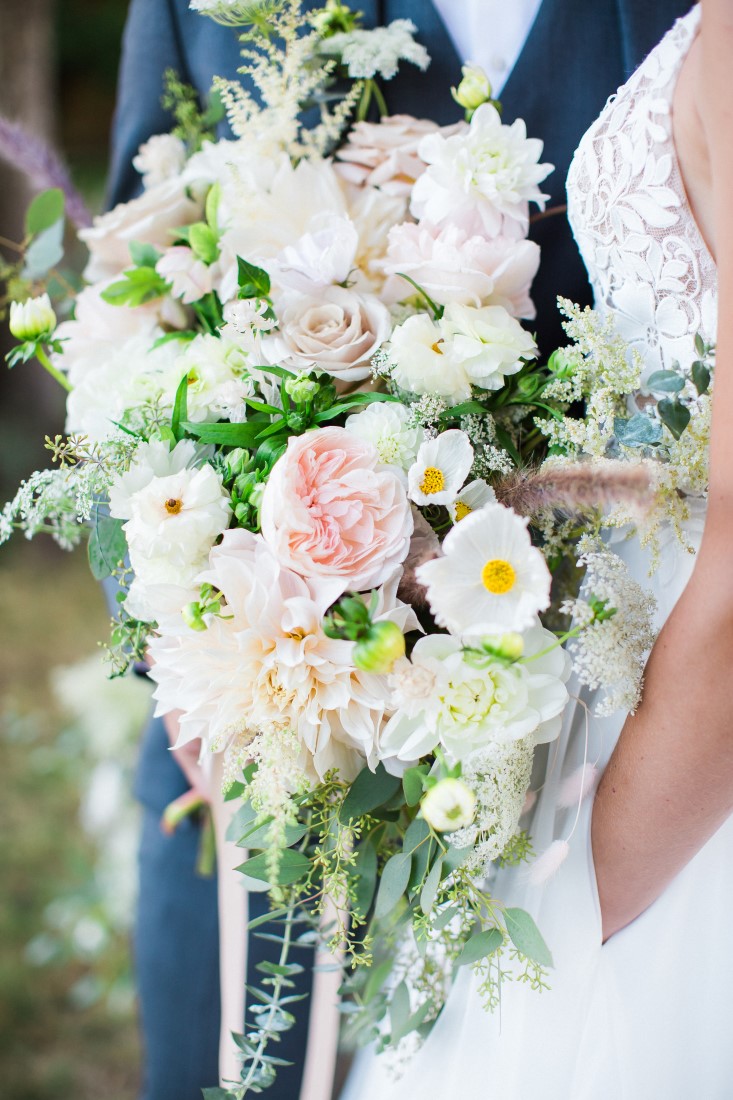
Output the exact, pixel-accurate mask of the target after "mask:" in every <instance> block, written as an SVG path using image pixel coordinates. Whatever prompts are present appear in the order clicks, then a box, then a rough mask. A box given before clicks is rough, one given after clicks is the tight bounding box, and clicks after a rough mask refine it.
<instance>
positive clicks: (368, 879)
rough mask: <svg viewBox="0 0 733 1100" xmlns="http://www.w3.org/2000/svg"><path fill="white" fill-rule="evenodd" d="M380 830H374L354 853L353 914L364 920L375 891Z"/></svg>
mask: <svg viewBox="0 0 733 1100" xmlns="http://www.w3.org/2000/svg"><path fill="white" fill-rule="evenodd" d="M381 833H382V829H381V828H380V829H379V830H375V831H374V832H373V833H371V834H370V835H369V836H368V837H367V838H366V840H364V841H362V843H361V844H360V845H359V847H358V849H357V852H356V860H355V861H354V867H353V879H354V899H353V907H354V912H355V913H358V914H359V915H360V916H361V917H364V918H366V916H367V914H368V912H369V909H370V907H371V904H372V901H373V899H374V893H375V891H376V889H377V834H379V835H381Z"/></svg>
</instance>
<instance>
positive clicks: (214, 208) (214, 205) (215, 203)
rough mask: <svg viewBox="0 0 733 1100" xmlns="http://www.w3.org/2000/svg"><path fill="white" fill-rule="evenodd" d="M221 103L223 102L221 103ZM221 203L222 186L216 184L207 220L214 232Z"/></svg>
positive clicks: (207, 197)
mask: <svg viewBox="0 0 733 1100" xmlns="http://www.w3.org/2000/svg"><path fill="white" fill-rule="evenodd" d="M220 102H221V101H220ZM220 202H221V184H220V183H215V184H214V186H213V187H210V188H209V193H208V195H207V196H206V220H207V222H208V223H209V225H210V226H211V228H212V229H213V230H217V229H218V227H219V203H220Z"/></svg>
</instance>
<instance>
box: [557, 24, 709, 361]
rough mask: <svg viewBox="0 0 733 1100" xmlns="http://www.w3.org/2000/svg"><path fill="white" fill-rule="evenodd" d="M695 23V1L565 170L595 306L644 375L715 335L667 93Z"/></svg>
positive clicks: (686, 356)
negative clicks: (612, 322) (608, 315)
mask: <svg viewBox="0 0 733 1100" xmlns="http://www.w3.org/2000/svg"><path fill="white" fill-rule="evenodd" d="M698 23H699V7H698V6H696V7H695V8H694V9H693V10H692V11H691V12H689V13H688V15H686V16H685V17H684V18H683V19H680V20H678V21H677V23H675V25H674V27H673V28H672V30H671V31H669V32H668V34H667V35H666V36H665V37H664V38H663V39H662V41H661V42H660V43H659V45H658V46H657V47H656V48H655V49H654V50H653V51H652V52H651V53H650V54H649V56H648V57H647V59H646V60H645V61H644V63H643V64H642V65H641V66H640V67H639V68H638V69H637V71H636V72H635V73H634V75H633V76H632V77H631V79H630V80H629V81H628V82H627V83H626V84H624V85H623V87H621V88H620V89H619V90H618V92H617V93H616V94H615V95H613V96H611V98H610V99H609V101H608V103H607V104H606V106H605V108H604V110H603V111H602V113H601V115H600V116H599V118H598V120H597V121H596V122H595V123H594V124H593V126H592V127H591V128H590V129H589V130H588V132H587V133H586V134H585V136H584V137H583V139H582V140H581V142H580V145H579V146H578V149H577V151H576V153H575V157H574V158H573V162H572V164H571V166H570V171H569V173H568V185H567V186H568V216H569V219H570V224H571V226H572V229H573V233H574V235H575V239H576V241H577V243H578V247H579V249H580V252H581V255H582V256H583V259H584V261H585V264H586V267H587V268H588V274H589V278H590V281H591V285H592V286H593V292H594V297H595V304H596V307H597V308H598V309H599V310H601V311H603V312H607V311H609V310H611V311H613V313H614V315H615V317H616V324H617V328H618V331H619V332H620V334H621V335H622V336H623V337H624V339H626V340H627V341H628V342H629V343H630V344H632V345H633V346H634V347H636V348H638V350H639V351H640V352H641V354H642V357H643V360H644V362H645V364H646V369H645V376H646V377H648V375H649V374H650V373H651V372H652V371H654V370H659V369H662V368H669V367H670V366H671V365H672V363H673V362H674V361H675V360H677V361H679V362H681V363H690V362H691V361H692V360H693V359H694V358H695V351H694V339H695V334H696V333H697V332H700V333H701V334H702V336H703V337H704V338H706V339H708V340H711V339H714V338H715V330H716V329H715V326H716V314H717V274H716V269H715V263H714V261H713V259H712V257H711V256H710V253H709V252H708V249H707V247H706V246H705V243H704V241H703V239H702V237H701V235H700V231H699V229H698V227H697V224H696V222H695V220H694V218H693V216H692V211H691V210H690V207H689V204H688V201H687V197H686V194H685V189H684V185H683V182H682V177H681V174H680V170H679V164H678V162H677V155H676V152H675V148H674V141H673V137H672V95H673V92H674V87H675V84H676V81H677V75H678V73H679V70H680V68H681V66H682V62H683V61H684V59H685V57H686V55H687V51H688V50H689V48H690V45H691V43H692V41H693V39H694V37H695V34H696V32H697V28H698Z"/></svg>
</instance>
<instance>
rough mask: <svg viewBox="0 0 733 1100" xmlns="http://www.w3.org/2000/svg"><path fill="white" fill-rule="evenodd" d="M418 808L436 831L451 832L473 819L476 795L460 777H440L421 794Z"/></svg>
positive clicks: (461, 827) (463, 826) (468, 823)
mask: <svg viewBox="0 0 733 1100" xmlns="http://www.w3.org/2000/svg"><path fill="white" fill-rule="evenodd" d="M420 809H421V810H422V815H423V817H424V818H425V820H426V821H427V823H428V825H430V826H431V827H432V828H433V829H435V830H436V832H439V833H453V832H455V831H456V829H464V828H465V827H466V826H467V825H470V824H471V822H472V821H473V817H474V814H475V812H476V795H475V794H474V793H473V791H472V790H471V788H470V787H468V786H467V785H466V784H465V783H464V782H463V780H461V779H441V780H440V782H439V783H436V784H435V786H434V787H431V788H430V790H429V791H428V792H427V793H426V794H425V795H424V796H423V799H422V802H421V803H420Z"/></svg>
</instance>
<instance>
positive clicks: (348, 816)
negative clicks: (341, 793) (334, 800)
mask: <svg viewBox="0 0 733 1100" xmlns="http://www.w3.org/2000/svg"><path fill="white" fill-rule="evenodd" d="M399 787H400V780H399V778H398V776H396V775H390V774H389V772H387V771H385V768H384V765H383V764H379V765H378V766H377V768H376V770H375V771H371V770H370V769H369V768H363V769H362V771H360V772H359V774H358V775H357V777H356V779H355V780H354V782H353V783H352V784H351V789H350V790H349V793H348V794H347V796H346V798H345V799H344V801H343V805H342V806H341V810H340V813H339V819H340V821H341V822H343V824H345V825H346V824H348V823H349V821H351V820H356V819H358V818H361V817H365V816H366V815H367V814H370V813H372V811H373V810H376V809H378V808H379V807H380V806H383V805H384V804H385V803H386V802H388V801H389V800H390V798H391V797H392V796H393V795H394V794H395V793H396V791H397V790H399Z"/></svg>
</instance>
